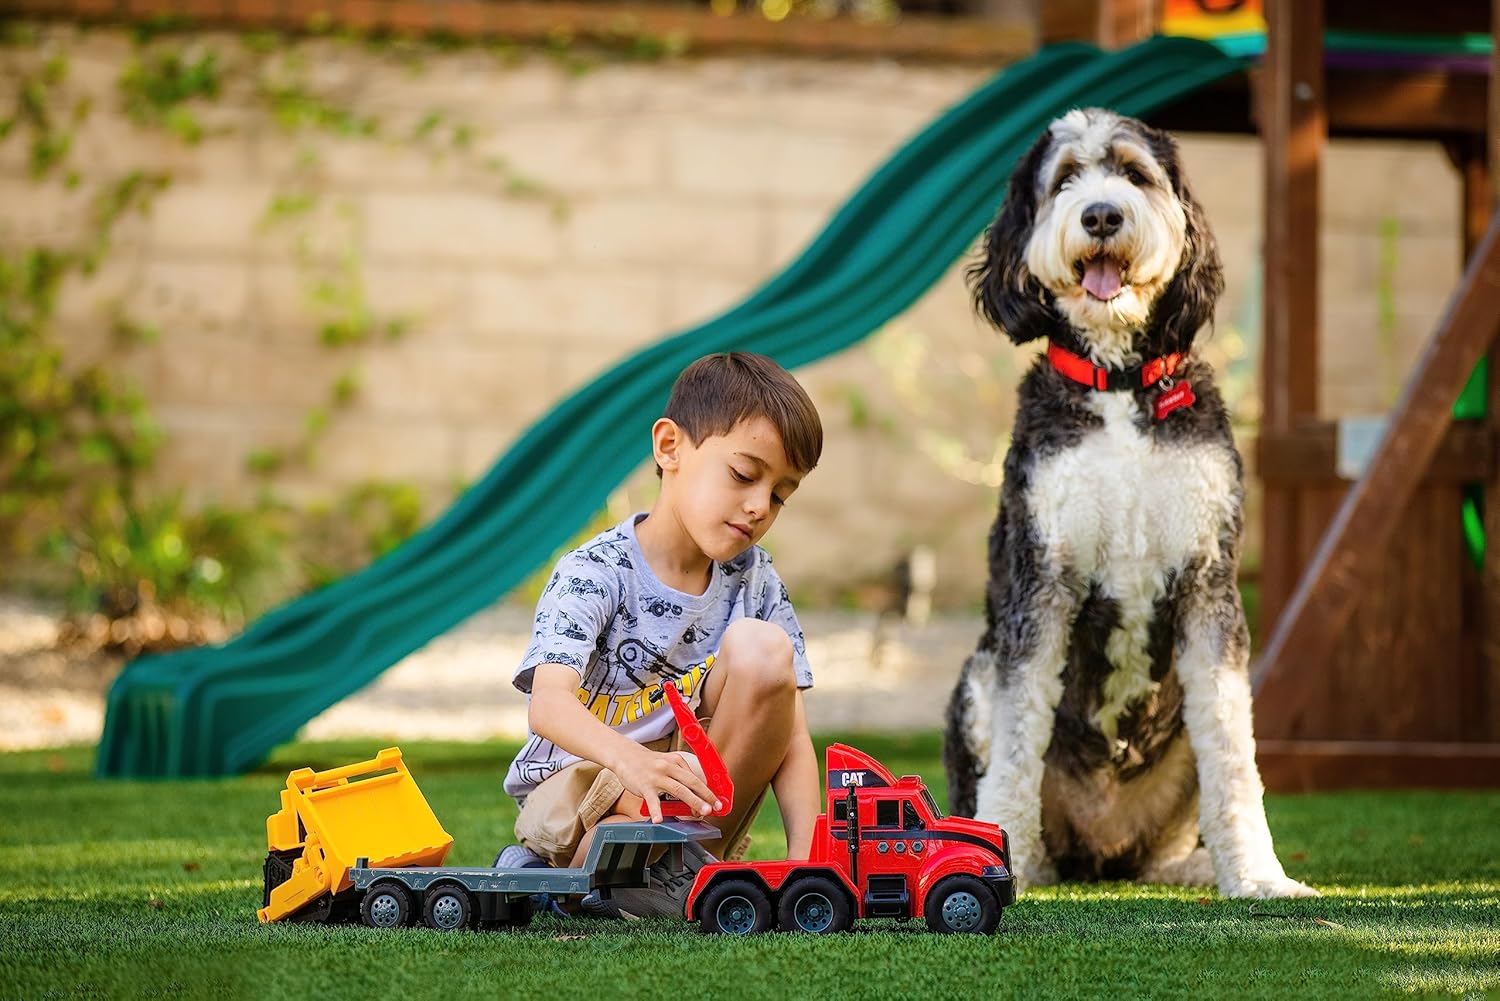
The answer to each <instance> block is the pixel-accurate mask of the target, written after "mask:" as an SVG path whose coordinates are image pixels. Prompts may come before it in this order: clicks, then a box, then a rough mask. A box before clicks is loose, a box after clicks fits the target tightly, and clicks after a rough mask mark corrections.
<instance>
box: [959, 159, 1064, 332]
mask: <svg viewBox="0 0 1500 1001" xmlns="http://www.w3.org/2000/svg"><path fill="white" fill-rule="evenodd" d="M1051 145H1052V133H1051V131H1050V130H1049V131H1046V132H1043V133H1042V136H1041V138H1040V139H1038V140H1037V141H1036V142H1035V143H1034V144H1033V145H1032V147H1031V149H1030V150H1029V151H1028V152H1027V153H1026V155H1025V156H1023V157H1022V158H1021V162H1020V163H1018V164H1017V165H1016V169H1015V170H1014V171H1013V172H1012V173H1011V175H1010V187H1009V189H1008V190H1007V191H1006V193H1005V204H1003V205H1001V206H1000V214H999V215H997V216H996V217H995V221H994V222H993V223H991V224H990V228H989V229H988V230H987V231H986V232H985V239H984V250H983V251H982V255H983V256H982V257H981V258H980V260H979V261H978V262H976V263H975V264H974V265H973V266H972V267H971V268H969V284H970V285H971V286H972V288H973V290H974V305H975V306H976V307H978V309H979V311H980V312H981V313H983V314H984V316H985V318H986V319H988V320H989V321H990V322H991V323H993V324H994V325H995V326H997V327H999V328H1000V329H1001V330H1003V331H1004V332H1005V334H1006V335H1007V336H1008V337H1009V338H1010V339H1011V340H1013V341H1015V342H1016V343H1017V344H1024V343H1025V342H1027V341H1030V340H1035V339H1036V338H1038V337H1042V336H1045V335H1046V333H1047V331H1048V330H1049V329H1050V328H1051V327H1052V326H1054V325H1055V324H1056V320H1055V319H1054V318H1053V315H1052V308H1051V303H1050V301H1049V298H1050V297H1049V294H1048V293H1047V291H1046V290H1045V289H1043V288H1042V285H1041V282H1039V281H1037V280H1036V279H1035V278H1033V277H1032V275H1031V272H1030V270H1028V269H1027V267H1026V244H1027V243H1028V242H1029V241H1030V240H1031V227H1032V226H1033V225H1034V224H1035V222H1036V185H1037V173H1038V172H1039V171H1040V170H1041V169H1042V160H1043V158H1044V157H1045V156H1046V154H1047V150H1048V149H1049V148H1050V147H1051Z"/></svg>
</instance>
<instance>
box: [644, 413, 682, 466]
mask: <svg viewBox="0 0 1500 1001" xmlns="http://www.w3.org/2000/svg"><path fill="white" fill-rule="evenodd" d="M686 439H687V435H685V434H683V433H682V428H680V427H678V426H677V422H676V421H674V420H672V419H670V418H667V417H663V418H661V419H660V420H658V421H657V422H656V423H655V424H653V425H651V452H652V455H653V456H654V457H655V458H656V464H657V466H658V467H660V468H661V470H662V472H673V473H675V472H676V471H677V466H678V464H679V463H680V462H681V456H680V454H679V453H680V452H681V449H682V443H683V441H685V440H686Z"/></svg>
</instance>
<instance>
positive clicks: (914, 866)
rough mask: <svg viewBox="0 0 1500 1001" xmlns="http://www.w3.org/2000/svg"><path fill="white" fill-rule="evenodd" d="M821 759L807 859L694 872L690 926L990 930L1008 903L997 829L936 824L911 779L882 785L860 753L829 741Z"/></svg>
mask: <svg viewBox="0 0 1500 1001" xmlns="http://www.w3.org/2000/svg"><path fill="white" fill-rule="evenodd" d="M826 761H827V767H826V777H827V788H828V810H827V812H825V813H824V814H822V815H821V816H819V817H818V820H817V825H816V826H815V827H814V829H813V840H812V852H811V856H810V857H809V858H808V859H807V860H806V861H805V862H792V861H785V862H716V863H713V864H710V865H706V866H704V867H703V868H702V869H701V870H699V872H698V876H697V878H696V879H695V880H694V882H693V886H692V889H691V890H690V891H689V893H688V900H687V914H686V917H687V918H688V920H689V921H697V922H698V923H699V924H700V925H701V926H702V928H703V930H704V931H707V932H717V933H721V934H728V935H748V934H752V933H754V932H762V931H767V930H769V929H771V928H773V927H780V928H782V929H784V930H787V931H806V932H815V933H827V932H836V931H843V930H844V929H846V928H848V927H849V926H850V925H851V924H852V923H853V922H854V920H855V919H856V918H866V917H868V918H876V917H891V918H925V919H926V920H927V926H928V927H929V928H931V929H932V930H933V931H937V932H970V933H974V934H981V935H987V934H989V933H991V932H993V931H994V930H995V928H996V927H997V926H998V925H999V923H1000V911H1001V909H1002V908H1004V907H1005V906H1007V905H1008V904H1011V903H1014V902H1015V899H1016V885H1015V878H1014V877H1013V876H1012V875H1011V871H1010V845H1009V844H1008V843H1007V839H1006V835H1005V831H1004V830H1002V829H1001V828H1000V827H998V826H996V825H995V824H987V823H983V822H981V821H977V820H967V819H963V818H958V817H945V816H943V813H942V811H941V810H939V809H938V807H937V803H936V802H934V801H933V798H932V794H931V793H929V792H928V791H927V787H926V786H925V785H924V784H923V783H922V780H921V779H920V778H918V777H917V776H915V775H906V776H903V777H902V778H900V779H895V778H892V777H891V774H890V772H888V771H886V770H885V768H883V767H882V766H881V764H880V763H879V762H878V761H876V760H875V759H874V758H871V757H870V756H869V755H867V754H865V753H864V752H863V751H859V750H856V749H855V748H852V747H848V746H846V745H844V744H832V745H830V746H829V748H828V754H827V759H826Z"/></svg>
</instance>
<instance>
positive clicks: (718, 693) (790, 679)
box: [700, 619, 818, 858]
mask: <svg viewBox="0 0 1500 1001" xmlns="http://www.w3.org/2000/svg"><path fill="white" fill-rule="evenodd" d="M797 703H798V699H797V679H796V676H795V675H794V673H793V670H792V641H791V638H790V637H788V636H787V634H786V631H785V630H783V629H782V628H781V627H780V626H777V625H775V624H773V623H769V622H763V621H761V620H759V619H740V620H739V621H737V622H735V623H734V624H733V625H731V626H730V627H729V628H728V630H726V631H725V633H724V640H723V642H722V643H721V644H720V646H719V652H718V655H717V656H716V657H715V659H714V666H713V669H712V670H711V671H709V673H708V680H707V682H706V683H705V685H704V688H703V702H702V709H701V710H700V712H701V714H702V715H703V716H706V717H711V720H710V722H709V725H708V736H709V739H710V740H712V741H713V743H714V746H715V747H717V748H718V750H719V756H720V757H722V758H723V759H724V764H725V766H726V767H727V768H728V769H729V777H730V778H731V779H733V780H734V789H735V796H734V806H733V808H732V809H731V810H730V812H729V814H728V815H727V816H724V817H715V818H711V819H710V821H709V822H710V823H712V824H713V825H714V826H716V827H718V828H719V829H720V830H721V831H724V832H725V836H724V837H723V838H720V839H718V840H715V841H706V842H704V843H703V847H704V848H706V849H707V850H708V851H710V852H712V853H713V854H714V855H715V856H717V857H719V858H723V857H724V853H725V852H726V851H728V850H729V849H730V848H732V847H733V845H729V844H726V843H725V842H726V841H728V840H729V834H730V832H733V831H735V830H738V829H739V827H740V826H741V825H742V824H743V823H744V822H745V819H746V817H747V816H748V815H749V812H750V810H751V809H752V808H753V807H754V806H755V801H756V798H757V797H756V795H755V793H758V792H759V791H760V790H762V789H764V788H766V787H767V786H769V785H771V783H772V780H773V779H775V778H776V777H777V773H778V772H779V771H780V770H781V768H782V764H783V762H786V761H787V759H788V750H789V748H790V746H791V742H792V741H791V738H792V735H793V732H794V729H795V724H796V723H797V721H798V720H799V719H800V716H799V714H798V712H797V708H798V705H797ZM805 730H806V724H805V723H804V724H802V733H801V734H799V740H805ZM810 752H811V743H810V742H808V753H809V755H810ZM799 764H800V762H799ZM816 781H817V780H816V763H815V762H814V764H813V782H814V784H816ZM779 789H780V783H779V782H778V790H779ZM817 798H818V793H817V792H816V790H815V791H813V793H812V802H813V803H814V805H813V807H812V813H813V814H814V815H816V813H817V809H816V801H817ZM801 812H806V811H805V810H803V811H801ZM782 814H783V817H790V816H791V815H790V814H788V812H787V805H786V804H783V805H782ZM811 820H812V817H808V818H807V821H808V823H809V824H810V822H811ZM810 833H811V831H810V830H809V831H808V834H810ZM788 835H789V837H788V841H789V843H788V848H789V850H791V851H792V852H793V853H795V852H796V851H797V849H796V847H795V846H793V845H791V844H790V841H791V838H792V836H793V835H792V832H791V831H789V832H788ZM805 851H806V850H805V847H804V848H803V849H802V853H803V855H804V856H805Z"/></svg>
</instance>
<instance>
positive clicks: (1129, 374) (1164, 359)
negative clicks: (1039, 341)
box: [1047, 341, 1186, 391]
mask: <svg viewBox="0 0 1500 1001" xmlns="http://www.w3.org/2000/svg"><path fill="white" fill-rule="evenodd" d="M1047 360H1048V361H1050V362H1051V363H1052V367H1053V368H1055V369H1057V370H1058V371H1059V372H1061V373H1062V374H1063V375H1065V376H1067V377H1068V378H1069V379H1072V380H1073V381H1074V382H1077V383H1081V384H1082V385H1085V386H1088V387H1089V388H1090V389H1097V390H1101V391H1103V390H1109V389H1136V388H1142V389H1144V388H1146V387H1148V386H1154V385H1156V384H1157V383H1158V382H1160V381H1161V380H1162V379H1165V378H1166V377H1167V376H1169V375H1176V374H1177V370H1178V369H1179V368H1181V367H1182V364H1183V362H1184V361H1185V360H1186V356H1184V355H1183V354H1182V353H1181V352H1177V353H1174V354H1169V355H1162V356H1161V357H1160V358H1152V359H1151V360H1150V361H1148V362H1144V363H1142V364H1140V365H1135V366H1133V367H1131V368H1101V367H1100V366H1098V365H1095V364H1094V363H1093V362H1091V361H1089V360H1088V359H1087V358H1084V357H1082V356H1080V355H1075V354H1074V353H1073V352H1071V351H1069V350H1068V349H1067V348H1064V347H1060V346H1059V345H1058V344H1057V343H1056V342H1054V341H1048V342H1047Z"/></svg>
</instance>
